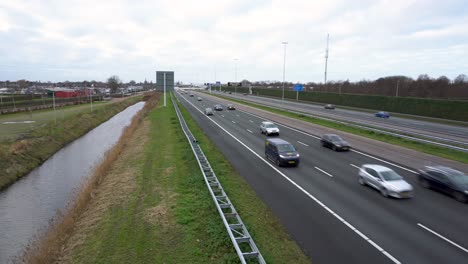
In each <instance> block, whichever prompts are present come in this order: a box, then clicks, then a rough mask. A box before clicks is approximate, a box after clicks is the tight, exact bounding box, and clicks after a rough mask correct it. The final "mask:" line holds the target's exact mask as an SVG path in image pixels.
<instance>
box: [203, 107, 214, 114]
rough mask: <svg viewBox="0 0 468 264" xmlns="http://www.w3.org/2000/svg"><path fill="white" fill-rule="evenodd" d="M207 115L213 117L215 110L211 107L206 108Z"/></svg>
mask: <svg viewBox="0 0 468 264" xmlns="http://www.w3.org/2000/svg"><path fill="white" fill-rule="evenodd" d="M205 115H207V116H210V115H213V109H211V108H210V107H207V108H205Z"/></svg>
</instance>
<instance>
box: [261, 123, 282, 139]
mask: <svg viewBox="0 0 468 264" xmlns="http://www.w3.org/2000/svg"><path fill="white" fill-rule="evenodd" d="M279 132H280V130H279V128H278V126H277V125H275V124H274V123H273V122H270V121H263V122H262V123H261V124H260V133H261V134H265V135H267V136H269V135H278V136H279Z"/></svg>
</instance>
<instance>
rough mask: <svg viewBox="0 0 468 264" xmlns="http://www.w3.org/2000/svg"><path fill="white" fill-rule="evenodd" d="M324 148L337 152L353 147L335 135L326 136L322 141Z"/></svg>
mask: <svg viewBox="0 0 468 264" xmlns="http://www.w3.org/2000/svg"><path fill="white" fill-rule="evenodd" d="M320 142H321V143H322V146H324V147H327V148H331V149H333V150H335V151H338V150H349V149H350V148H351V146H350V145H349V144H348V142H346V141H344V140H343V139H342V138H341V137H340V136H338V135H335V134H325V135H323V136H322V138H321V139H320Z"/></svg>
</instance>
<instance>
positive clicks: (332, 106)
mask: <svg viewBox="0 0 468 264" xmlns="http://www.w3.org/2000/svg"><path fill="white" fill-rule="evenodd" d="M324 108H325V109H335V106H334V105H332V104H326V105H325V106H324Z"/></svg>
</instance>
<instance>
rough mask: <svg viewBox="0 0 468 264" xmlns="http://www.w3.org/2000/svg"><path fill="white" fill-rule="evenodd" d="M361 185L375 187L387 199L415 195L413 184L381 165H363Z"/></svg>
mask: <svg viewBox="0 0 468 264" xmlns="http://www.w3.org/2000/svg"><path fill="white" fill-rule="evenodd" d="M359 183H360V184H361V185H369V186H371V187H374V188H375V189H377V190H379V191H380V193H381V194H382V195H383V196H385V197H388V196H391V197H395V198H411V197H413V195H414V193H413V186H411V184H409V183H408V182H406V181H405V179H404V178H403V177H401V176H400V175H398V174H397V173H396V172H395V171H393V170H392V169H389V168H387V167H384V166H380V165H371V164H365V165H362V167H361V168H360V169H359Z"/></svg>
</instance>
